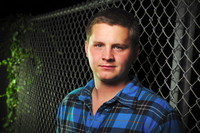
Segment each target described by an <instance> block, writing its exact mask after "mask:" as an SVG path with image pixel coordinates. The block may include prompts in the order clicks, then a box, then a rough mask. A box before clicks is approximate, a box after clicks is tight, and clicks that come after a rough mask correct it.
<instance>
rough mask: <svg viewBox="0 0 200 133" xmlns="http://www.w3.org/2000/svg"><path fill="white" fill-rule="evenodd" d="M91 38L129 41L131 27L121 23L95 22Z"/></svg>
mask: <svg viewBox="0 0 200 133" xmlns="http://www.w3.org/2000/svg"><path fill="white" fill-rule="evenodd" d="M90 39H95V40H98V39H100V40H110V41H111V40H112V41H114V40H115V41H122V42H127V41H129V29H128V28H126V27H123V26H121V25H109V24H106V23H98V24H94V25H93V27H92V33H91V36H90Z"/></svg>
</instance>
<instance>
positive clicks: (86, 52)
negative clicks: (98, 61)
mask: <svg viewBox="0 0 200 133" xmlns="http://www.w3.org/2000/svg"><path fill="white" fill-rule="evenodd" d="M88 45H89V44H88V42H87V41H85V54H86V57H88Z"/></svg>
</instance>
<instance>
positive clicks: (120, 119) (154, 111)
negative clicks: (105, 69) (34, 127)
mask: <svg viewBox="0 0 200 133" xmlns="http://www.w3.org/2000/svg"><path fill="white" fill-rule="evenodd" d="M93 87H94V81H93V80H91V81H90V82H88V84H87V85H86V86H85V87H82V88H79V89H76V90H74V91H72V92H71V93H69V94H68V95H67V96H66V97H65V98H64V100H63V101H62V103H61V105H60V106H59V109H58V113H57V129H56V131H57V132H58V133H64V132H67V133H96V132H99V133H128V132H131V133H133V132H134V133H141V132H145V133H160V132H165V133H179V132H182V131H181V121H180V120H179V117H178V115H177V113H176V111H175V110H174V109H173V108H172V107H171V106H170V105H169V104H168V103H167V101H165V100H163V99H162V98H161V97H160V96H158V95H156V94H155V93H154V92H152V91H151V90H149V89H146V88H144V87H142V86H140V84H139V82H138V81H137V80H136V78H134V79H133V80H132V82H130V83H129V84H128V85H127V86H126V87H125V88H124V89H123V90H122V91H121V92H119V93H118V94H117V95H116V96H115V97H114V98H113V99H111V100H110V101H108V102H106V103H104V104H103V105H102V106H101V107H100V108H99V109H98V111H97V112H96V114H95V116H93V115H92V110H91V109H92V102H91V100H92V99H91V92H92V88H93Z"/></svg>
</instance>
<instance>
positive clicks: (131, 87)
mask: <svg viewBox="0 0 200 133" xmlns="http://www.w3.org/2000/svg"><path fill="white" fill-rule="evenodd" d="M94 87H95V84H94V80H93V79H92V80H90V81H89V82H88V83H87V85H86V86H85V87H84V89H83V90H82V93H81V95H80V96H79V100H81V101H83V102H85V103H86V104H88V105H89V106H91V104H92V98H91V94H92V90H93V88H94ZM140 87H141V84H140V83H139V82H138V79H137V78H136V77H134V78H133V79H132V81H131V82H129V83H128V84H127V85H126V86H125V87H124V88H123V89H122V90H121V91H120V92H119V93H118V94H117V95H116V96H115V97H114V98H113V99H112V100H110V101H109V102H108V103H112V102H114V101H116V100H117V101H118V102H120V103H121V104H123V105H125V106H128V107H130V108H135V107H136V104H137V101H138V97H139V94H140V91H141V89H140Z"/></svg>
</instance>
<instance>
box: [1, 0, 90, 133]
mask: <svg viewBox="0 0 200 133" xmlns="http://www.w3.org/2000/svg"><path fill="white" fill-rule="evenodd" d="M86 1H92V0H65V1H62V2H61V1H43V0H40V1H39V0H38V1H36V0H35V1H33V0H32V1H30V0H27V1H20V0H15V1H5V0H4V1H3V0H2V1H0V29H2V28H4V29H5V27H4V25H3V23H4V22H6V23H7V22H10V21H9V20H10V19H12V18H15V17H16V16H17V15H19V14H24V15H28V16H29V15H31V16H37V15H40V14H44V13H48V12H52V11H56V10H59V9H63V8H68V7H71V6H76V5H78V4H81V3H83V2H86ZM8 25H9V23H8ZM6 38H7V37H6V34H4V32H0V48H1V51H0V61H1V60H3V59H5V58H7V57H9V54H5V53H4V52H5V51H7V50H6V49H9V46H8V45H6V44H7V43H5V42H8V40H5V39H6ZM2 51H4V52H2ZM8 82H9V81H8V80H7V72H6V67H4V66H1V67H0V95H2V94H5V89H6V87H7V85H8ZM6 114H7V112H6V97H2V98H0V133H1V132H2V130H3V123H4V120H3V119H4V118H5V116H6Z"/></svg>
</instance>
